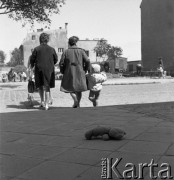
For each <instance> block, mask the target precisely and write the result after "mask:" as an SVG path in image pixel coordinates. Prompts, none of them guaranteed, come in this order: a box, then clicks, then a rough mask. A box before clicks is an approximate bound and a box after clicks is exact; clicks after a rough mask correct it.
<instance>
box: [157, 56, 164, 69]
mask: <svg viewBox="0 0 174 180" xmlns="http://www.w3.org/2000/svg"><path fill="white" fill-rule="evenodd" d="M158 60H159V62H158V64H159V67H162V68H163V69H164V64H163V59H162V57H159V58H158Z"/></svg>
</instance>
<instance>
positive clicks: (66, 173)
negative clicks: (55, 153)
mask: <svg viewBox="0 0 174 180" xmlns="http://www.w3.org/2000/svg"><path fill="white" fill-rule="evenodd" d="M89 167H90V166H88V165H81V164H74V163H61V162H57V161H46V162H44V163H42V164H40V165H39V166H37V167H35V168H33V169H30V170H29V171H27V172H25V173H23V174H22V175H20V176H19V178H23V179H24V180H49V179H51V180H57V179H66V180H72V179H74V178H75V177H77V176H78V175H79V174H81V173H82V172H84V171H85V170H87V169H89Z"/></svg>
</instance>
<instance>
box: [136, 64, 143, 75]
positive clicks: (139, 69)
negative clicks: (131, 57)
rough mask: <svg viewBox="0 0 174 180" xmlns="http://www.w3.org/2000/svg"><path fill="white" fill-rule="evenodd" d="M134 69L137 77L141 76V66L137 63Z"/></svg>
mask: <svg viewBox="0 0 174 180" xmlns="http://www.w3.org/2000/svg"><path fill="white" fill-rule="evenodd" d="M136 69H137V75H138V76H141V70H142V65H141V63H138V64H137V65H136Z"/></svg>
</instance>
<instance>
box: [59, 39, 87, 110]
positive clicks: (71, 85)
mask: <svg viewBox="0 0 174 180" xmlns="http://www.w3.org/2000/svg"><path fill="white" fill-rule="evenodd" d="M78 40H79V39H78V37H76V36H72V37H70V38H69V41H68V45H69V48H68V49H67V50H65V52H64V53H63V54H62V57H61V60H60V63H59V66H60V72H61V73H62V74H63V78H62V82H61V87H60V91H62V92H65V93H70V95H71V97H72V99H73V101H74V104H73V108H77V107H80V101H81V97H82V92H83V91H87V90H88V89H87V83H86V75H85V74H86V72H87V71H88V70H89V67H90V61H89V59H88V56H87V55H86V53H85V51H84V50H83V49H81V48H79V47H77V45H76V44H77V42H78Z"/></svg>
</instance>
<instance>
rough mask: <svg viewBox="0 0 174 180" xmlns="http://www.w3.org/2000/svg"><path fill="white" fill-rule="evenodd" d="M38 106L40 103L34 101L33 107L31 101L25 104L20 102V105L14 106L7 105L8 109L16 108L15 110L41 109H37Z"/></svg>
mask: <svg viewBox="0 0 174 180" xmlns="http://www.w3.org/2000/svg"><path fill="white" fill-rule="evenodd" d="M38 105H39V102H37V101H33V105H31V104H30V102H29V101H24V102H20V104H19V105H15V104H13V105H7V106H6V107H7V108H14V109H39V108H38V107H35V106H38Z"/></svg>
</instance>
